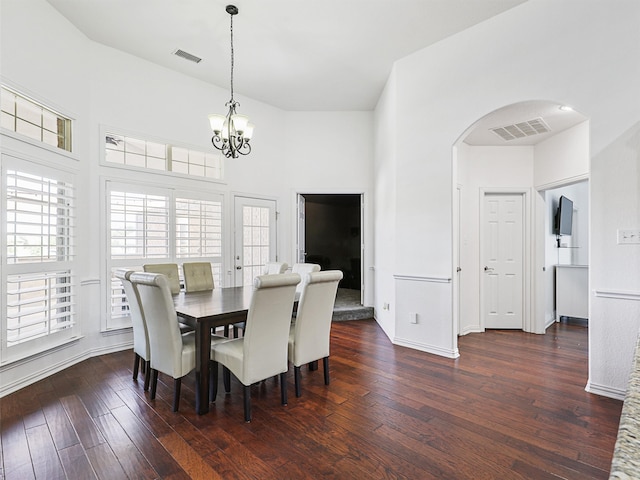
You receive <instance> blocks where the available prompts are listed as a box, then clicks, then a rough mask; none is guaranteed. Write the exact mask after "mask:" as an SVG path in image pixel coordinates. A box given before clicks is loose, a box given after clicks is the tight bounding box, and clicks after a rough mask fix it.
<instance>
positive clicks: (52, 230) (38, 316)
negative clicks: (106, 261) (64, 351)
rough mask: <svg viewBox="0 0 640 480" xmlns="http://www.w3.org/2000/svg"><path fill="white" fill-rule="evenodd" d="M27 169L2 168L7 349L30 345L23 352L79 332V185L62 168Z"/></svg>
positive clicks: (4, 344) (10, 355)
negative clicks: (76, 272)
mask: <svg viewBox="0 0 640 480" xmlns="http://www.w3.org/2000/svg"><path fill="white" fill-rule="evenodd" d="M5 158H8V157H4V156H3V163H5ZM6 163H14V162H13V161H10V160H7V162H6ZM24 164H25V165H26V164H27V162H24ZM26 170H27V168H20V169H17V168H15V169H14V168H13V167H9V166H8V167H6V169H3V172H2V177H3V178H2V183H3V186H4V187H5V188H3V190H4V192H5V193H4V198H3V201H4V206H5V211H6V220H5V224H4V233H5V235H6V239H7V243H6V256H5V258H6V261H5V264H4V265H3V270H4V271H5V272H6V277H3V281H4V282H5V285H6V297H5V300H6V301H5V307H6V312H5V313H6V314H5V315H3V316H4V323H3V333H4V334H3V342H2V348H3V352H7V351H8V349H11V347H16V346H18V345H23V346H24V345H27V346H26V347H25V348H24V349H22V350H21V352H23V351H29V352H33V351H38V350H40V349H42V348H46V347H47V346H52V345H54V344H56V343H57V342H58V341H60V340H65V339H68V338H71V337H72V336H74V335H75V332H74V329H73V327H74V325H75V321H76V314H75V298H76V293H75V279H74V275H73V260H74V241H75V205H74V201H75V190H74V186H73V183H72V182H71V181H70V180H69V179H68V178H62V177H64V176H65V174H64V173H62V172H56V171H47V173H46V174H43V173H38V174H34V173H32V172H27V171H26ZM33 170H37V171H39V172H43V171H44V170H47V169H45V168H44V167H39V166H38V167H36V168H34V169H33ZM34 343H37V345H38V347H37V348H36V347H34V346H33V344H34ZM29 344H31V345H29ZM42 345H44V347H42V348H40V346H42ZM8 356H9V357H14V356H18V357H19V356H20V354H17V355H13V354H11V353H10V354H9V355H8ZM6 357H7V355H3V360H4V359H5V358H6Z"/></svg>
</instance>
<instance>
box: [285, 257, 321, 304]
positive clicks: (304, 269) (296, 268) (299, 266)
mask: <svg viewBox="0 0 640 480" xmlns="http://www.w3.org/2000/svg"><path fill="white" fill-rule="evenodd" d="M319 271H320V265H318V264H317V263H294V264H293V266H292V267H291V273H297V274H298V275H300V278H301V279H302V280H301V281H300V283H299V284H298V285H297V286H296V295H297V296H298V297H299V296H300V294H301V293H302V289H303V288H304V281H305V278H306V277H307V273H312V272H319Z"/></svg>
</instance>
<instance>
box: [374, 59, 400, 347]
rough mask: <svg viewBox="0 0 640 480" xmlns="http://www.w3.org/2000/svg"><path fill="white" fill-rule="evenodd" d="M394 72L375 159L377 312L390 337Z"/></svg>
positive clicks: (380, 113) (379, 118)
mask: <svg viewBox="0 0 640 480" xmlns="http://www.w3.org/2000/svg"><path fill="white" fill-rule="evenodd" d="M394 79H395V73H394V72H393V71H392V72H391V75H390V77H389V79H388V81H387V85H386V87H385V89H384V92H383V93H382V95H381V96H380V99H379V100H378V105H377V106H376V115H375V134H374V142H375V143H374V145H375V157H374V159H375V160H374V168H373V174H374V179H375V180H374V182H375V184H374V185H375V187H374V188H375V196H374V201H373V204H374V223H375V237H374V244H375V255H374V262H373V265H374V269H375V275H374V276H375V281H374V288H375V295H374V300H375V304H374V312H375V318H376V320H377V322H378V323H379V324H380V326H381V327H382V329H383V330H384V331H385V333H386V334H387V335H388V336H389V338H394V337H395V329H396V325H395V316H394V312H395V310H396V298H395V286H394V283H393V273H394V271H395V225H394V223H395V209H396V174H395V172H396V167H395V165H396V159H395V145H396V143H395V138H396V135H397V132H396V123H395V117H396V114H395V109H396V102H397V100H396V95H395V93H396V89H395V80H394Z"/></svg>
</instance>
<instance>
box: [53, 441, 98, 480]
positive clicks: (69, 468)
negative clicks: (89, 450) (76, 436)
mask: <svg viewBox="0 0 640 480" xmlns="http://www.w3.org/2000/svg"><path fill="white" fill-rule="evenodd" d="M58 455H59V456H60V461H61V462H62V466H63V467H64V470H65V473H66V475H67V478H82V479H86V480H91V479H94V478H98V476H97V475H96V472H95V471H94V469H93V467H92V466H91V463H90V462H89V459H88V458H87V455H86V454H85V451H84V448H82V445H80V444H76V445H72V446H70V447H67V448H65V449H63V450H60V451H59V452H58Z"/></svg>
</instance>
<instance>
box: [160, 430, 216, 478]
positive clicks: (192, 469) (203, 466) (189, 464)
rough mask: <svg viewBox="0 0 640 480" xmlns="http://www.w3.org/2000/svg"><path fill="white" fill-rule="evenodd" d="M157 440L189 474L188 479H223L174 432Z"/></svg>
mask: <svg viewBox="0 0 640 480" xmlns="http://www.w3.org/2000/svg"><path fill="white" fill-rule="evenodd" d="M158 440H159V441H160V443H161V444H162V446H164V448H165V449H166V450H167V452H169V454H170V455H171V456H172V457H173V458H174V459H175V460H176V462H178V464H179V465H180V466H181V467H182V469H183V470H184V471H185V472H187V474H189V477H190V478H192V479H194V480H218V479H222V478H223V477H221V476H220V475H218V474H217V473H216V471H215V470H214V469H213V468H211V466H210V465H209V464H208V463H207V462H206V461H205V460H204V459H203V457H202V456H201V455H200V454H198V453H197V452H196V451H195V450H194V449H193V448H191V446H190V445H189V443H188V442H187V441H186V440H185V439H183V438H182V437H181V436H180V435H178V434H177V433H176V432H171V433H169V434H167V435H163V436H162V437H160V438H159V439H158Z"/></svg>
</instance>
